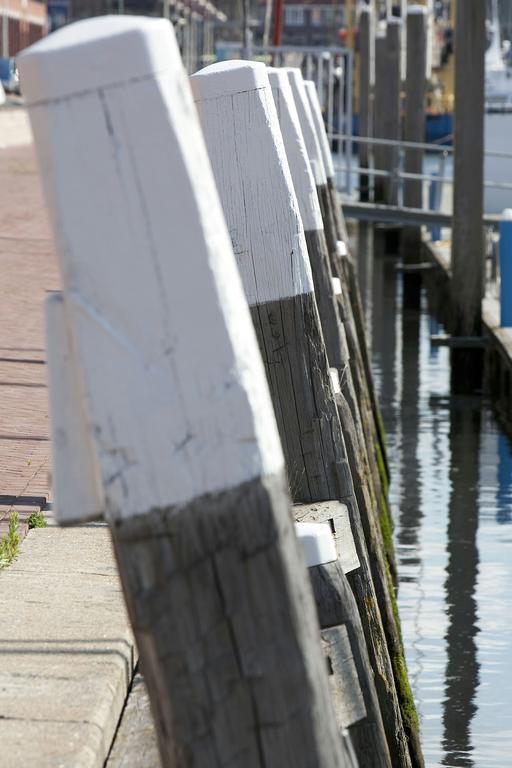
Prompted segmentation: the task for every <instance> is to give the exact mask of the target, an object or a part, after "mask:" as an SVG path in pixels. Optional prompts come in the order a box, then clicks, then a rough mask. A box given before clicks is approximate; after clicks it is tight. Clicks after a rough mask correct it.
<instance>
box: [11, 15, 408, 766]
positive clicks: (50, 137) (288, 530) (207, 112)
mask: <svg viewBox="0 0 512 768" xmlns="http://www.w3.org/2000/svg"><path fill="white" fill-rule="evenodd" d="M112 51H115V53H116V56H117V57H118V60H115V59H114V65H112ZM91 60H94V62H95V64H94V67H92V68H88V67H87V66H84V62H87V61H91ZM127 62H128V63H127ZM20 69H21V73H22V77H23V85H24V92H25V93H26V95H27V99H28V103H29V109H30V116H31V121H32V126H33V131H34V137H35V142H36V147H37V151H38V156H39V159H40V164H41V169H42V172H43V179H44V182H45V191H46V197H47V201H48V207H49V210H50V214H51V217H52V223H53V228H54V233H55V238H56V243H57V250H58V256H59V264H60V270H61V275H62V281H63V290H62V293H61V294H60V295H58V296H57V297H55V298H53V299H52V301H51V302H50V305H49V310H48V317H49V326H48V327H49V332H50V333H49V338H48V344H49V360H50V363H51V370H50V374H51V379H50V383H51V405H52V430H53V431H52V437H53V442H54V475H55V485H56V505H57V512H58V516H59V519H60V521H61V522H62V523H64V524H65V523H70V522H76V521H77V520H79V519H81V518H84V517H87V518H93V517H95V516H98V515H99V514H102V515H104V516H105V518H106V519H107V521H108V523H109V525H110V528H111V531H112V537H113V542H114V547H115V551H116V556H117V560H118V564H119V570H120V575H121V580H122V583H123V588H124V593H125V596H126V602H127V606H128V610H129V614H130V618H131V621H132V624H133V628H134V632H135V635H136V639H137V644H138V647H139V652H140V657H141V663H142V668H143V672H144V675H145V678H146V681H147V685H148V690H149V695H150V698H151V704H152V710H153V714H154V717H155V723H156V728H157V733H158V739H159V746H160V752H161V756H162V763H163V765H164V766H187V767H188V766H208V767H209V766H227V765H230V766H240V767H242V766H244V768H245V767H246V766H262V767H263V766H267V767H268V766H276V768H277V766H288V765H289V766H294V768H295V767H297V766H304V768H310V767H311V766H322V767H323V766H325V768H327V767H329V768H331V767H333V766H357V765H359V766H360V767H361V768H363V767H365V766H383V767H384V766H388V767H390V766H393V767H395V766H396V767H399V768H401V767H403V768H405V767H406V766H420V765H422V756H421V748H420V744H419V731H418V723H417V718H416V713H415V710H414V704H413V702H412V697H411V693H410V689H409V684H408V680H407V672H406V668H405V661H404V654H403V648H402V642H401V637H400V628H399V620H398V614H397V610H396V603H395V599H394V584H393V579H394V577H396V565H395V562H394V557H393V546H392V539H391V518H390V513H389V508H388V502H387V484H388V480H389V477H388V469H387V463H386V450H385V438H384V434H383V430H382V423H381V420H380V416H379V409H378V404H377V400H376V396H375V391H374V388H373V383H372V378H371V370H370V362H369V358H368V349H367V346H366V342H365V333H364V322H363V315H362V309H361V302H360V297H359V291H358V287H357V279H356V274H355V266H354V261H353V256H352V254H351V249H350V244H349V242H348V239H347V235H346V229H345V224H344V221H343V217H342V213H341V208H340V205H339V202H338V200H337V195H336V184H335V179H334V169H333V167H332V160H331V157H330V152H329V147H328V144H327V139H326V136H325V130H324V127H323V123H322V119H321V112H320V107H319V103H318V97H317V94H316V91H315V90H314V86H312V85H310V84H305V83H304V81H303V78H302V75H301V73H300V70H294V69H292V70H270V71H268V70H267V69H266V67H265V66H264V65H263V64H261V63H253V62H243V61H237V62H229V63H223V64H218V65H213V66H211V67H207V68H206V69H204V70H202V71H200V72H198V73H197V74H195V75H194V76H192V78H191V86H192V93H193V100H194V101H195V105H196V109H197V113H196V110H195V108H194V106H193V103H192V94H191V92H190V86H189V84H188V82H187V80H186V77H185V74H184V71H183V68H182V65H181V62H180V61H179V54H178V49H177V46H176V41H175V39H174V35H173V31H172V28H171V26H170V25H169V24H168V23H167V22H165V21H162V20H154V19H151V20H150V19H143V20H142V19H131V18H130V17H124V18H122V19H119V18H116V19H114V18H107V19H103V20H100V19H99V20H92V21H88V22H81V23H79V24H76V25H73V26H72V27H70V28H67V29H65V30H63V31H61V32H58V33H56V34H55V35H54V36H53V39H52V40H51V43H44V42H43V43H41V44H39V45H36V46H34V47H33V48H32V49H29V51H28V52H27V53H25V55H24V56H23V57H22V58H21V60H20ZM197 114H198V115H199V122H200V125H201V129H202V136H201V132H200V129H199V122H198V117H197ZM203 137H204V142H203ZM217 194H218V198H217ZM219 198H220V204H221V205H220V206H219ZM221 208H222V211H221ZM226 225H227V228H226ZM228 233H229V236H228ZM233 254H234V255H233ZM235 259H236V265H237V266H238V274H239V276H240V277H238V275H237V272H236V269H235ZM240 278H241V281H240ZM247 303H248V305H249V311H248V310H247ZM249 318H250V320H251V321H252V323H251V322H250V321H249ZM251 325H252V327H251ZM258 350H259V354H258ZM261 360H263V367H262V366H261ZM265 379H266V381H265ZM70 448H76V450H70ZM77 454H78V457H79V460H80V464H79V465H77ZM283 458H284V463H283ZM77 499H78V500H79V502H80V506H79V508H78V509H77ZM340 502H341V504H340ZM292 503H293V506H292ZM343 505H345V507H346V509H347V510H348V519H349V522H350V531H351V536H352V537H353V542H354V545H355V550H356V553H357V560H358V567H351V568H350V569H349V570H347V573H345V571H344V569H343V567H342V565H341V561H340V559H339V558H337V559H335V560H331V561H329V562H325V560H322V559H320V561H319V562H318V563H317V564H315V565H312V566H311V567H310V568H309V576H308V574H307V572H306V569H305V568H304V562H303V558H302V554H301V550H300V549H299V546H298V543H297V539H296V536H295V534H294V527H293V522H294V518H295V522H296V523H297V524H303V523H304V522H310V523H318V524H323V525H324V526H325V525H327V526H328V527H329V531H330V532H332V534H333V535H334V537H335V539H336V536H337V546H338V549H339V548H340V547H341V548H343V547H344V546H348V544H344V542H343V541H340V536H339V531H341V517H340V515H341V516H342V513H341V512H340V510H343V509H345V507H344V506H343ZM333 509H334V510H336V511H333ZM290 510H292V513H293V514H292V515H290ZM318 621H319V623H320V627H321V637H320V636H319V633H318ZM320 640H321V641H322V644H321V643H320ZM322 646H323V650H322ZM326 661H327V664H326ZM350 670H355V671H352V672H350Z"/></svg>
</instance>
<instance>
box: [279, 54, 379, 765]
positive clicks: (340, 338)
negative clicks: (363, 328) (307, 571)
mask: <svg viewBox="0 0 512 768" xmlns="http://www.w3.org/2000/svg"><path fill="white" fill-rule="evenodd" d="M267 72H268V76H269V81H270V84H271V87H272V93H273V96H274V101H275V104H276V108H277V114H278V118H279V124H280V127H281V132H282V136H283V141H284V146H285V151H286V155H287V159H288V162H289V165H290V172H291V177H292V181H293V184H294V188H295V191H296V193H297V199H298V205H299V211H300V214H301V218H302V222H303V225H304V230H305V232H304V234H305V237H306V244H307V248H308V254H309V259H310V263H311V269H312V274H313V282H314V286H315V295H316V300H317V305H318V310H319V315H320V321H321V325H322V331H323V335H324V339H325V345H326V351H327V357H328V359H329V364H330V366H331V370H332V369H334V371H335V373H336V376H335V380H336V381H337V382H338V387H339V392H338V393H337V394H336V402H337V406H338V413H339V417H340V422H341V426H342V430H343V434H344V437H345V444H346V448H347V454H348V460H349V465H350V470H351V474H352V479H353V482H354V491H355V494H356V498H357V503H358V506H359V511H360V514H361V519H362V523H363V528H364V531H365V536H366V542H367V545H368V548H369V551H370V553H371V557H370V559H371V561H372V562H375V561H376V560H377V559H379V555H378V554H377V555H376V554H375V552H374V550H377V551H378V553H380V563H381V567H383V568H384V566H383V563H382V552H383V550H384V545H383V541H382V537H380V536H379V533H380V521H379V517H378V514H377V507H378V502H377V501H376V499H380V496H379V493H380V492H381V491H380V485H379V490H378V491H377V490H376V489H374V488H373V478H372V474H371V470H370V460H369V457H368V454H367V449H366V443H365V437H364V430H363V426H362V420H361V414H360V411H359V403H358V399H357V395H356V392H355V388H354V383H353V380H352V372H351V368H350V355H349V351H348V346H347V341H346V336H345V329H344V326H343V324H342V323H341V321H340V318H339V314H338V308H337V296H336V294H335V288H334V285H335V282H334V280H333V277H332V272H331V266H330V261H329V254H328V250H327V243H326V240H325V234H324V229H323V223H322V217H321V213H320V208H319V204H318V197H317V194H316V188H315V183H314V179H313V174H312V172H311V168H310V164H309V159H308V155H307V151H306V147H305V144H304V140H303V136H302V131H301V127H300V121H299V117H298V114H297V110H296V106H295V101H294V99H293V94H292V91H291V88H290V83H289V80H288V77H287V74H286V72H285V71H284V70H283V69H270V70H267ZM315 93H316V92H315ZM372 719H374V718H372ZM365 741H367V737H364V738H362V739H361V744H363V743H364V742H365ZM361 744H359V745H358V749H357V752H358V756H359V758H360V763H361V764H365V763H363V762H362V761H363V760H364V759H365V756H366V755H367V747H366V749H365V750H363V751H362V752H361ZM375 746H376V745H375ZM374 751H375V750H374ZM378 751H380V752H382V749H380V750H378ZM384 754H385V753H384Z"/></svg>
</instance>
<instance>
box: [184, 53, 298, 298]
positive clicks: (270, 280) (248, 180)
mask: <svg viewBox="0 0 512 768" xmlns="http://www.w3.org/2000/svg"><path fill="white" fill-rule="evenodd" d="M235 63H236V64H237V65H238V67H231V68H230V69H229V70H228V71H225V69H224V68H221V69H220V70H219V69H218V68H217V65H211V66H210V67H206V68H205V69H203V70H201V71H200V72H198V73H196V74H195V75H193V76H192V77H191V84H192V88H193V91H194V98H195V100H196V104H197V108H198V112H199V118H200V120H201V125H202V128H203V133H204V137H205V140H206V146H207V148H208V153H209V156H210V162H211V164H212V168H213V172H214V175H215V180H216V182H217V188H218V190H219V193H220V196H221V200H222V205H223V208H224V215H225V217H226V221H227V225H228V228H229V233H230V236H231V240H232V243H233V250H234V252H235V256H236V259H237V264H238V267H239V270H240V274H241V277H242V282H243V285H244V288H245V292H246V296H247V300H248V302H249V304H250V305H253V304H257V303H261V302H265V301H271V300H274V299H277V298H280V297H284V296H295V295H297V294H300V293H307V292H308V291H311V290H313V281H312V277H311V268H310V266H309V261H308V259H307V251H306V243H305V240H304V229H303V226H302V221H301V217H300V213H299V206H298V203H297V197H296V194H295V191H294V188H293V183H292V178H291V174H290V168H289V164H288V160H287V157H286V152H285V147H284V144H283V138H282V135H281V130H280V127H279V120H278V116H277V112H276V107H275V103H274V99H273V96H272V91H271V88H270V83H269V81H268V75H267V73H266V68H265V66H264V65H263V64H261V63H257V62H235ZM241 72H244V73H245V75H244V77H245V79H244V81H243V83H244V85H243V88H244V90H242V91H241V92H239V93H234V86H233V85H232V84H231V82H230V79H231V78H233V79H234V80H235V81H236V84H237V87H241V86H239V83H240V80H241V77H242V75H241ZM263 78H264V79H265V85H264V87H263V86H261V85H260V81H261V79H263ZM212 81H215V83H216V84H215V86H213V85H212ZM214 87H215V92H216V93H218V94H219V95H217V96H216V97H215V98H214V97H211V96H210V94H211V92H212V89H214ZM222 89H225V90H226V91H227V95H226V96H222V95H221V93H222ZM203 92H204V93H205V96H204V97H203V95H202V94H203ZM241 209H242V210H243V211H244V212H246V215H245V216H243V217H242V216H240V210H241ZM255 254H258V256H255ZM260 254H262V255H261V256H260ZM263 254H264V257H263Z"/></svg>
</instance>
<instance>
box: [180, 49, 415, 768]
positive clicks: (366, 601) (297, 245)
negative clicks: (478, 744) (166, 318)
mask: <svg viewBox="0 0 512 768" xmlns="http://www.w3.org/2000/svg"><path fill="white" fill-rule="evenodd" d="M191 81H192V87H193V91H194V94H195V98H196V103H197V106H198V110H199V115H200V119H201V124H202V126H203V131H204V135H205V138H206V143H207V147H208V150H209V154H210V161H211V164H212V168H213V172H214V176H215V178H216V181H217V186H218V189H219V194H220V197H221V200H222V202H223V207H224V212H225V215H226V220H227V224H228V228H229V231H230V234H231V238H232V241H233V244H234V251H235V255H236V256H237V261H238V265H239V268H240V272H241V276H242V282H243V284H244V286H245V290H246V295H247V298H248V300H249V305H250V307H251V314H252V318H253V322H254V326H255V329H256V333H257V336H258V340H259V345H260V351H261V353H262V357H263V361H264V363H265V367H266V371H267V380H268V382H269V386H270V392H271V396H272V401H273V404H274V410H275V413H276V419H277V422H278V428H279V431H280V435H281V439H282V443H283V448H284V451H285V458H286V465H287V470H288V477H289V482H290V490H291V493H292V496H293V498H294V500H295V501H297V502H311V501H323V500H330V499H338V500H340V501H342V502H343V503H345V504H346V505H347V507H348V509H349V514H350V520H351V525H352V531H353V534H354V539H355V542H356V546H357V553H358V557H359V560H360V563H361V568H360V569H358V570H357V571H355V572H354V573H351V574H350V575H349V581H350V583H351V586H352V589H353V591H354V594H355V596H356V599H357V603H358V608H359V612H360V615H361V620H362V624H363V628H364V631H365V637H366V641H367V644H368V652H369V654H370V658H371V661H372V668H373V670H374V674H375V683H376V688H377V692H378V696H379V702H380V706H381V712H382V716H383V721H384V725H385V729H386V736H387V740H388V745H389V749H390V752H391V755H392V764H393V765H394V766H395V765H396V766H410V765H411V760H410V756H409V750H408V743H407V736H406V734H405V731H404V727H403V722H402V713H401V710H400V703H399V700H398V696H397V694H396V688H395V680H394V675H393V667H392V664H391V659H390V654H389V650H388V646H387V640H386V635H385V632H384V628H383V624H382V617H381V613H380V610H379V604H378V600H377V595H376V592H375V587H374V584H373V580H372V575H371V570H370V564H369V558H368V551H367V547H366V541H365V536H364V531H363V527H362V522H361V517H360V514H359V509H358V506H357V501H356V497H355V493H354V487H353V483H352V477H351V474H350V467H349V463H348V459H347V453H346V448H345V443H344V439H343V433H342V430H341V427H340V422H339V417H338V413H337V409H336V402H335V398H334V392H333V389H332V385H331V380H330V372H329V364H328V360H327V355H326V351H325V345H324V341H323V335H322V329H321V326H320V320H319V317H318V310H317V306H316V301H315V296H314V291H313V280H312V276H311V271H310V265H309V259H308V255H307V250H306V242H305V238H304V233H303V228H302V223H301V219H300V214H299V210H298V204H297V201H296V196H295V192H294V189H293V186H292V180H291V175H290V170H289V166H288V162H287V159H286V155H285V149H284V145H283V140H282V135H281V132H280V129H279V123H278V117H277V112H276V108H275V104H274V101H273V98H272V93H271V89H270V84H269V81H268V75H267V73H266V70H265V67H264V65H263V64H259V63H256V62H243V61H238V62H223V63H221V64H214V65H212V66H210V67H207V68H206V69H204V70H202V71H200V72H198V73H196V74H195V75H194V76H193V77H192V78H191ZM390 614H392V606H391V603H390V600H389V594H388V611H387V614H386V617H388V616H389V615H390Z"/></svg>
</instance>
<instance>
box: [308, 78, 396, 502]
mask: <svg viewBox="0 0 512 768" xmlns="http://www.w3.org/2000/svg"><path fill="white" fill-rule="evenodd" d="M294 77H295V79H296V78H297V76H296V75H294ZM305 85H306V94H307V96H308V102H309V105H310V112H311V117H312V118H313V127H314V129H315V133H316V135H317V138H318V145H319V146H320V147H323V148H325V151H323V152H322V156H321V158H320V162H324V164H325V165H324V167H325V171H326V176H327V178H328V179H330V180H331V184H330V185H329V184H328V189H329V196H328V201H329V205H330V210H331V211H332V214H330V215H329V216H327V217H326V220H325V221H326V228H327V229H328V230H329V231H331V236H330V238H328V243H329V244H330V245H331V249H334V250H331V251H330V254H331V259H332V266H333V273H334V274H335V275H336V276H337V277H338V278H339V279H340V282H341V287H342V290H341V293H340V294H339V295H338V303H339V306H340V310H341V315H342V319H343V321H344V325H345V328H346V333H347V340H348V347H349V350H350V355H351V360H352V363H351V366H352V375H353V379H354V384H355V387H356V391H357V392H358V395H359V406H360V410H361V414H362V420H363V425H364V424H365V423H366V426H365V430H366V439H367V443H368V446H375V450H376V451H377V454H378V455H377V454H376V455H375V462H376V467H377V474H381V475H382V482H383V483H384V485H385V486H387V483H388V479H389V477H388V470H387V461H386V442H385V436H384V431H383V426H382V420H381V418H380V409H379V405H378V402H377V397H376V394H375V390H374V386H373V376H372V370H371V364H370V358H369V354H368V348H367V343H366V332H365V326H364V313H363V305H362V301H361V296H360V292H359V286H358V281H357V275H356V270H355V264H354V260H353V258H352V256H351V253H350V245H349V241H348V237H347V234H346V227H345V222H344V218H343V212H342V210H341V206H340V203H339V200H338V199H337V193H336V189H335V182H334V169H333V163H332V156H331V154H330V151H329V145H328V143H327V135H326V131H325V126H324V124H323V121H322V118H321V113H320V104H319V101H318V94H317V92H316V88H315V87H314V84H313V83H310V84H308V83H306V84H305ZM296 94H297V99H301V92H300V89H297V90H296ZM301 114H302V117H303V121H304V122H305V123H307V121H308V113H307V110H302V113H301ZM311 151H312V152H314V151H315V145H314V144H311ZM331 169H332V170H331ZM332 228H334V231H332ZM369 451H370V448H369ZM372 452H373V451H372ZM379 467H380V468H381V470H382V471H380V470H379ZM377 487H380V482H379V483H377V485H376V488H377ZM380 496H381V493H380V491H378V492H377V497H378V498H380Z"/></svg>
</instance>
